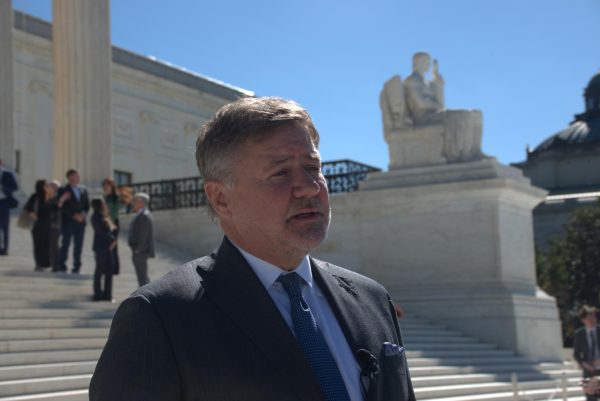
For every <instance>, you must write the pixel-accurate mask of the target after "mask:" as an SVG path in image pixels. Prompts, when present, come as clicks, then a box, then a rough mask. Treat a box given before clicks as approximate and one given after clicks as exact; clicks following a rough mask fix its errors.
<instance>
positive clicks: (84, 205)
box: [58, 184, 90, 224]
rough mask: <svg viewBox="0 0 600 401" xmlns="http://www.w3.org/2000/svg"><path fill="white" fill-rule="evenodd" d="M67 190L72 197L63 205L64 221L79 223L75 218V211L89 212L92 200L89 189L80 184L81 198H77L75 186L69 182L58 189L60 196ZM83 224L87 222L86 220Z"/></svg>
mask: <svg viewBox="0 0 600 401" xmlns="http://www.w3.org/2000/svg"><path fill="white" fill-rule="evenodd" d="M65 192H70V193H71V197H70V198H69V199H68V200H67V201H65V202H64V203H63V205H62V209H61V210H62V222H63V224H65V223H66V224H68V223H78V222H77V221H76V220H73V216H74V215H75V213H85V214H87V212H88V211H89V210H90V200H89V197H88V193H87V190H86V189H85V188H84V187H82V186H79V192H80V196H79V200H77V197H76V196H75V192H73V188H71V186H70V185H68V184H67V185H65V186H64V187H62V188H61V189H60V190H59V191H58V197H59V198H60V197H61V196H62V194H64V193H65ZM83 224H85V220H84V222H83Z"/></svg>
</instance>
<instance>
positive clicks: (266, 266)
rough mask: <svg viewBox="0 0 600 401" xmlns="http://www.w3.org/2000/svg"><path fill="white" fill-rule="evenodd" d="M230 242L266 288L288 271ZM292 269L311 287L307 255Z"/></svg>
mask: <svg viewBox="0 0 600 401" xmlns="http://www.w3.org/2000/svg"><path fill="white" fill-rule="evenodd" d="M230 241H231V240H230ZM231 243H232V244H233V245H234V246H235V247H236V248H237V249H238V250H239V251H240V253H241V254H242V256H243V257H244V259H246V262H248V264H249V265H250V267H251V268H252V270H254V273H256V275H257V276H258V279H259V280H260V282H261V283H262V285H263V286H264V287H265V288H266V289H267V290H268V289H269V288H271V286H272V285H273V283H275V281H277V279H278V278H279V276H281V275H282V274H286V273H288V271H287V270H283V269H282V268H280V267H277V266H275V265H272V264H271V263H269V262H266V261H264V260H262V259H260V258H257V257H256V256H254V255H252V254H251V253H249V252H246V251H245V250H243V249H242V248H241V247H239V246H238V245H237V244H236V243H234V242H233V241H231ZM292 271H293V272H296V273H298V275H299V276H300V277H302V278H303V279H304V281H306V283H307V284H308V285H309V286H310V287H311V288H312V286H313V276H312V271H311V270H310V260H309V259H308V255H306V256H305V257H304V258H303V259H302V261H301V262H300V264H299V265H298V266H296V268H295V269H294V270H292ZM290 273H291V272H290Z"/></svg>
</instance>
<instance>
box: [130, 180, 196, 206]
mask: <svg viewBox="0 0 600 401" xmlns="http://www.w3.org/2000/svg"><path fill="white" fill-rule="evenodd" d="M203 183H204V180H203V179H202V178H201V177H190V178H178V179H176V180H163V181H153V182H140V183H137V184H132V185H131V188H132V189H133V193H137V192H145V193H147V194H148V195H150V209H151V210H167V209H181V208H188V207H198V206H203V205H206V195H205V194H204V185H203Z"/></svg>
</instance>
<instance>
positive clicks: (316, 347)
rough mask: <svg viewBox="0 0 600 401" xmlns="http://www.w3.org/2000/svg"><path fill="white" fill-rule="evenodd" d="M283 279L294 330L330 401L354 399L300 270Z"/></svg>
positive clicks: (281, 278)
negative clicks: (311, 304)
mask: <svg viewBox="0 0 600 401" xmlns="http://www.w3.org/2000/svg"><path fill="white" fill-rule="evenodd" d="M279 281H280V282H281V284H283V288H285V291H286V292H287V293H288V295H289V297H290V303H291V312H292V322H293V323H294V332H295V333H296V338H297V339H298V342H299V343H300V347H301V348H302V351H304V356H306V359H307V360H308V364H309V365H310V367H311V368H312V370H313V372H314V373H315V375H316V376H317V380H318V381H319V384H320V386H321V389H322V390H323V393H324V394H325V398H326V399H327V401H350V396H349V395H348V390H347V389H346V385H345V383H344V380H343V379H342V375H341V374H340V371H339V369H338V366H337V363H336V362H335V359H333V355H331V351H330V350H329V346H328V345H327V342H326V341H325V337H323V334H322V333H321V330H319V327H318V326H317V322H316V321H315V318H314V316H313V314H312V312H311V311H310V308H309V307H308V304H307V303H306V300H305V299H304V297H303V296H302V286H303V285H304V284H305V282H304V279H303V278H302V277H300V276H299V275H298V274H297V273H289V274H282V275H281V276H279Z"/></svg>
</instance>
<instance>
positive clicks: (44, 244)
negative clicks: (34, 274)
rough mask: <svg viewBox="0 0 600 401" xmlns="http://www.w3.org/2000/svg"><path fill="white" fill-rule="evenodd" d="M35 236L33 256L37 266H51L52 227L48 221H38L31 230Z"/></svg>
mask: <svg viewBox="0 0 600 401" xmlns="http://www.w3.org/2000/svg"><path fill="white" fill-rule="evenodd" d="M31 236H32V238H33V257H34V259H35V266H36V267H50V245H51V244H50V227H49V224H47V223H43V222H42V223H40V222H37V223H36V224H35V225H34V226H33V230H31Z"/></svg>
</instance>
